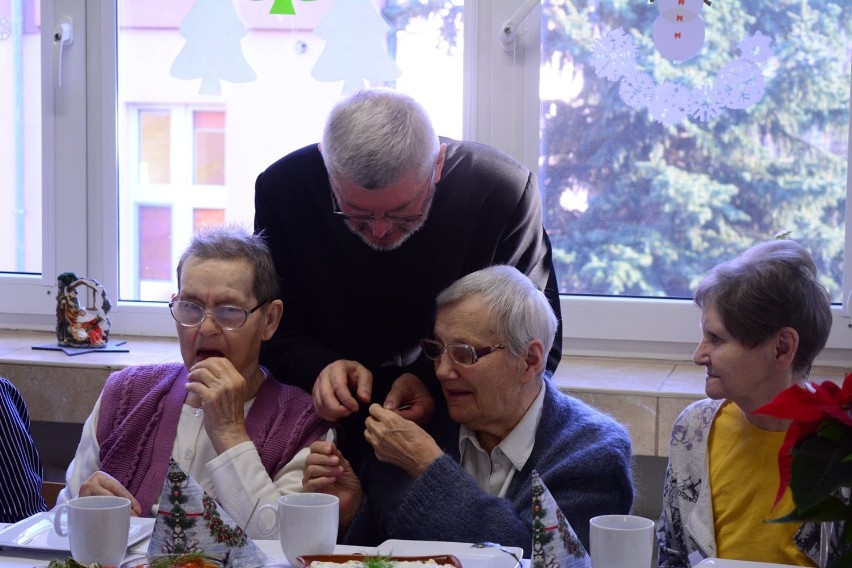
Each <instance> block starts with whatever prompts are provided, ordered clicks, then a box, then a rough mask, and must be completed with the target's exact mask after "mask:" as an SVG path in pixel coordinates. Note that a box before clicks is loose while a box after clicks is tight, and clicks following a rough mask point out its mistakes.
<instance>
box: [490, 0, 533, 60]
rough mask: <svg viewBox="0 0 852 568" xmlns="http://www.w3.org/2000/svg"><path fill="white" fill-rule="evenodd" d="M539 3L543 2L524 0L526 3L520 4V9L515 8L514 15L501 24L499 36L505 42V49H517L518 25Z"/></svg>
mask: <svg viewBox="0 0 852 568" xmlns="http://www.w3.org/2000/svg"><path fill="white" fill-rule="evenodd" d="M539 4H541V0H524V3H523V4H521V5H520V6H518V9H517V10H515V13H514V14H512V17H511V18H509V19H508V20H506V21H505V22H504V23H503V25H502V26H500V31H499V33H498V37H499V38H500V41H501V42H502V43H503V49H504V50H505V51H512V50H514V49H515V39H517V36H518V26H520V25H521V22H522V21H524V18H526V17H527V15H528V14H529V13H530V12H531V11H532V9H533V8H535V7H536V6H538V5H539Z"/></svg>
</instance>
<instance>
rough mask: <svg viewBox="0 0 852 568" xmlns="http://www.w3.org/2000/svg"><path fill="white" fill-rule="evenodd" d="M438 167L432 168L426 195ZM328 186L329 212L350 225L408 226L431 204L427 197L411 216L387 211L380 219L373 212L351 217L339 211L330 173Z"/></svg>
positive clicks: (430, 189) (432, 187) (430, 190)
mask: <svg viewBox="0 0 852 568" xmlns="http://www.w3.org/2000/svg"><path fill="white" fill-rule="evenodd" d="M437 167H438V164H437V162H436V163H435V164H434V165H433V166H432V172H431V173H430V174H429V182H428V184H427V185H428V189H427V190H426V191H427V193H430V194H431V193H433V192H434V187H435V186H434V184H433V183H432V180H434V179H435V168H437ZM328 185H329V187H330V188H331V212H332V213H333V214H334V215H337V216H339V217H342V218H343V219H344V220H346V221H349V222H352V223H367V224H369V223H375V222H376V221H387V222H388V223H393V224H394V225H410V224H411V223H416V222H417V221H419V220H420V219H422V218H423V217H424V216H425V215H426V211H427V209H428V208H429V204H430V203H431V202H432V198H431V196H429V195H427V196H426V200H425V201H424V202H423V206H422V207H421V208H420V213H415V214H413V215H389V214H388V212H387V211H385V212H384V214H383V215H382V216H381V217H376V214H375V213H374V212H373V211H370V214H369V215H351V214H349V213H344V212H343V211H342V210H341V209H340V203H338V201H337V195H335V193H334V183H333V182H332V181H331V173H329V175H328Z"/></svg>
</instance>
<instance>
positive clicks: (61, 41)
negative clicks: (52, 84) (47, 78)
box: [53, 16, 74, 87]
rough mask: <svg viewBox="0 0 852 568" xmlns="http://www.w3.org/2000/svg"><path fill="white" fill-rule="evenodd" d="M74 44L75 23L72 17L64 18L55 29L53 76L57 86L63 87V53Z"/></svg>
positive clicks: (60, 19)
mask: <svg viewBox="0 0 852 568" xmlns="http://www.w3.org/2000/svg"><path fill="white" fill-rule="evenodd" d="M72 43H74V23H73V21H72V20H71V17H70V16H62V17H61V18H59V23H58V24H56V27H55V28H53V76H54V78H55V79H56V86H58V87H61V86H62V52H63V51H64V50H65V46H66V45H71V44H72Z"/></svg>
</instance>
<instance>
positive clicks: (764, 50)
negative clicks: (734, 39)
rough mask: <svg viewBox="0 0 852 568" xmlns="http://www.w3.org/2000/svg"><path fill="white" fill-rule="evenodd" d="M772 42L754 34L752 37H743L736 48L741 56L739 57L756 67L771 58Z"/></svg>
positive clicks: (763, 36) (765, 37)
mask: <svg viewBox="0 0 852 568" xmlns="http://www.w3.org/2000/svg"><path fill="white" fill-rule="evenodd" d="M771 44H772V40H771V39H770V38H769V37H767V36H765V35H763V34H762V33H760V32H759V31H757V32H755V33H754V35H750V36H745V37H744V38H743V39H742V41H740V43H738V44H737V48H738V49H739V50H740V53H741V54H742V55H741V56H740V57H742V58H743V59H745V60H746V61H751V62H752V63H754V64H756V65H763V64H765V63H766V62H767V61H769V58H770V57H772V53H773V52H772V45H771Z"/></svg>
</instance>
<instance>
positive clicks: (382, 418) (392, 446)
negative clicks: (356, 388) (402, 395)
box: [364, 404, 444, 478]
mask: <svg viewBox="0 0 852 568" xmlns="http://www.w3.org/2000/svg"><path fill="white" fill-rule="evenodd" d="M366 426H367V429H366V431H365V432H364V437H365V438H366V439H367V441H368V442H370V445H372V446H373V449H374V450H375V451H376V457H377V458H378V459H379V461H383V462H387V463H390V464H393V465H395V466H397V467H398V468H400V469H403V470H405V471H406V472H407V473H408V475H410V476H411V477H413V478H417V477H419V476H420V475H421V474H422V473H423V472H424V471H426V468H428V467H429V466H430V465H431V464H432V462H434V461H435V460H436V459H438V458H440V457H441V456H442V455H443V454H444V452H442V451H441V448H440V447H439V446H438V444H437V443H436V442H435V440H434V439H433V438H432V436H430V435H429V434H428V433H427V432H426V431H425V430H423V428H421V427H420V426H418V425H417V424H415V423H414V422H412V421H411V420H406V419H405V418H403V417H402V416H400V415H399V414H398V413H397V412H396V411H394V410H387V409H384V408H382V407H381V406H379V405H378V404H371V405H370V416H368V417H367V421H366Z"/></svg>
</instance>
